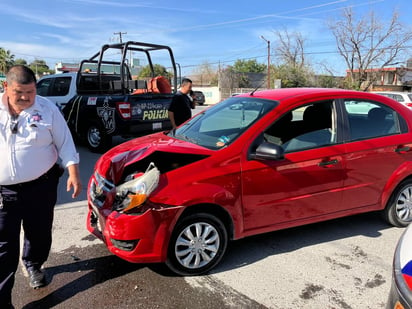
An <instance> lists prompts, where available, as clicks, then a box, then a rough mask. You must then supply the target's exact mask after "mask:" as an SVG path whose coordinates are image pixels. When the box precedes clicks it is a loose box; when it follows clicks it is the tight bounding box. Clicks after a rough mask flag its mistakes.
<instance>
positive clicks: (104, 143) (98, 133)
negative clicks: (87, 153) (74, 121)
mask: <svg viewBox="0 0 412 309" xmlns="http://www.w3.org/2000/svg"><path fill="white" fill-rule="evenodd" d="M85 141H86V145H87V147H88V148H89V149H90V150H91V151H92V152H97V153H103V152H105V151H106V150H108V149H109V148H110V146H111V145H112V137H111V136H110V135H108V134H107V133H106V132H105V130H104V129H103V126H102V125H100V124H97V123H96V122H91V123H90V124H89V126H88V127H87V130H86V135H85Z"/></svg>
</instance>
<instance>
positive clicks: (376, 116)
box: [344, 100, 400, 141]
mask: <svg viewBox="0 0 412 309" xmlns="http://www.w3.org/2000/svg"><path fill="white" fill-rule="evenodd" d="M344 106H345V110H346V113H347V117H348V123H349V132H350V140H352V141H356V140H361V139H365V138H374V137H381V136H386V135H392V134H397V133H400V126H399V117H400V116H399V115H398V114H397V112H396V111H394V110H393V109H391V108H390V107H388V106H385V105H382V104H379V103H376V102H370V101H361V100H345V102H344Z"/></svg>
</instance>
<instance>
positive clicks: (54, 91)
mask: <svg viewBox="0 0 412 309" xmlns="http://www.w3.org/2000/svg"><path fill="white" fill-rule="evenodd" d="M76 78H77V73H59V74H52V75H45V76H43V77H41V78H40V79H39V80H38V82H37V86H36V87H37V94H38V95H40V96H43V97H46V98H48V99H50V100H51V101H52V102H54V103H55V104H56V105H57V106H58V107H59V108H60V109H63V108H64V106H65V105H66V104H67V102H69V101H70V99H71V98H73V97H74V96H75V95H76V94H77V87H76Z"/></svg>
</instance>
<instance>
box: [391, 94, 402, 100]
mask: <svg viewBox="0 0 412 309" xmlns="http://www.w3.org/2000/svg"><path fill="white" fill-rule="evenodd" d="M393 98H394V99H395V100H396V101H398V102H405V100H404V98H403V96H401V95H400V94H394V95H393Z"/></svg>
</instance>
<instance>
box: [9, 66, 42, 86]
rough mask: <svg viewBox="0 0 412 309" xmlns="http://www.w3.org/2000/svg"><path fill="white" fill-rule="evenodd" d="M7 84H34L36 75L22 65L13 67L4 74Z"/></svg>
mask: <svg viewBox="0 0 412 309" xmlns="http://www.w3.org/2000/svg"><path fill="white" fill-rule="evenodd" d="M6 81H7V83H12V82H15V83H18V84H23V85H27V84H31V83H36V75H35V74H34V72H33V70H32V69H30V68H29V67H26V66H24V65H14V66H12V67H11V68H10V69H9V70H8V71H7V73H6Z"/></svg>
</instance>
